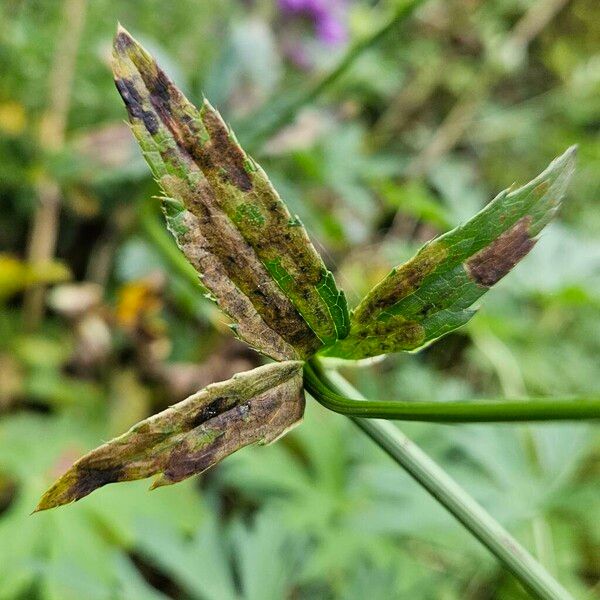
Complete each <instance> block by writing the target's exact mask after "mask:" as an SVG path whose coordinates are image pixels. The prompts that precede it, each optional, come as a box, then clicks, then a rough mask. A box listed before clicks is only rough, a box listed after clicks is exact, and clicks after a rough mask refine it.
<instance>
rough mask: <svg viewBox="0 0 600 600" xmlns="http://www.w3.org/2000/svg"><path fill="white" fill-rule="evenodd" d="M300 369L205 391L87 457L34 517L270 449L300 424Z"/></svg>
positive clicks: (262, 370) (277, 366)
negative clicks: (128, 484)
mask: <svg viewBox="0 0 600 600" xmlns="http://www.w3.org/2000/svg"><path fill="white" fill-rule="evenodd" d="M303 414H304V395H303V391H302V363H301V362H295V361H287V362H281V363H273V364H270V365H265V366H263V367H258V368H256V369H253V370H252V371H247V372H245V373H241V374H238V375H235V376H234V377H232V378H231V379H229V380H228V381H224V382H220V383H215V384H212V385H209V386H208V387H206V388H205V389H203V390H201V391H200V392H198V393H196V394H194V395H193V396H190V397H189V398H187V399H186V400H183V401H182V402H179V403H178V404H175V405H173V406H171V407H170V408H168V409H167V410H165V411H163V412H161V413H159V414H157V415H153V416H152V417H150V418H148V419H146V420H144V421H140V422H139V423H137V424H136V425H134V426H133V427H132V428H131V429H130V430H129V431H128V432H127V433H124V434H123V435H122V436H120V437H118V438H115V439H114V440H111V441H109V442H107V443H106V444H104V445H102V446H100V447H99V448H96V449H95V450H93V451H92V452H90V453H89V454H86V455H85V456H83V457H82V458H80V459H79V460H78V461H77V462H75V463H74V464H73V466H72V467H71V468H69V470H68V471H67V472H66V473H64V474H63V475H62V476H61V477H60V478H59V479H58V480H57V481H56V482H55V483H54V484H53V485H52V487H50V489H49V490H48V491H47V492H46V493H45V494H44V496H43V497H42V499H41V500H40V503H39V505H38V507H37V508H36V510H46V509H48V508H53V507H55V506H60V505H62V504H67V503H69V502H73V501H75V500H79V499H80V498H83V497H84V496H87V495H88V494H90V493H91V492H93V491H94V490H95V489H97V488H99V487H102V486H104V485H106V484H108V483H115V482H118V481H132V480H136V479H144V478H146V477H150V476H151V475H158V476H159V477H158V478H157V479H155V480H154V482H153V484H152V488H155V487H159V486H163V485H170V484H172V483H176V482H178V481H182V480H183V479H187V478H188V477H190V476H192V475H195V474H197V473H201V472H202V471H205V470H206V469H208V468H210V467H211V466H213V465H214V464H216V463H218V462H219V461H220V460H222V459H223V458H225V457H227V456H229V455H230V454H231V453H233V452H235V451H236V450H239V449H240V448H243V447H244V446H248V445H250V444H255V443H261V444H268V443H271V442H273V441H275V440H276V439H278V438H280V437H281V436H282V435H284V434H285V433H286V432H287V431H288V430H289V429H291V428H292V427H294V426H295V425H296V424H298V423H299V422H300V420H301V419H302V415H303Z"/></svg>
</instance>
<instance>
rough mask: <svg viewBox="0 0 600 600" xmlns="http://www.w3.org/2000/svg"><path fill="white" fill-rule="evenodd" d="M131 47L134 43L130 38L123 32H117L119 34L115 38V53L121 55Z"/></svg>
mask: <svg viewBox="0 0 600 600" xmlns="http://www.w3.org/2000/svg"><path fill="white" fill-rule="evenodd" d="M133 45H134V42H133V40H132V39H131V36H130V35H129V34H127V33H125V32H124V31H119V33H117V35H116V36H115V48H116V50H117V52H119V53H123V52H125V51H126V50H127V49H128V48H131V46H133Z"/></svg>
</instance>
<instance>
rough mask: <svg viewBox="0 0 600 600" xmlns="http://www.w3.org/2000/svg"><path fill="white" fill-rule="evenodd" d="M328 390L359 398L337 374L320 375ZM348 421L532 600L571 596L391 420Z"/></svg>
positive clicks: (554, 599)
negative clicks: (411, 479) (476, 543)
mask: <svg viewBox="0 0 600 600" xmlns="http://www.w3.org/2000/svg"><path fill="white" fill-rule="evenodd" d="M320 375H322V376H323V378H324V379H325V383H326V384H327V386H329V387H331V388H332V389H333V390H334V391H335V392H336V393H338V394H340V395H348V396H354V397H361V394H360V393H359V392H358V390H356V389H354V387H353V386H352V385H350V383H348V381H346V380H345V379H344V378H343V377H342V376H341V375H339V374H338V373H336V372H335V371H327V372H324V371H321V372H320ZM352 421H353V422H354V423H355V424H356V425H357V426H358V427H359V428H360V429H362V430H363V431H364V432H365V433H366V434H367V435H368V436H369V437H370V438H371V439H372V440H373V441H374V442H375V443H376V444H378V445H379V446H380V447H381V448H382V449H383V450H385V451H386V452H387V453H388V454H389V455H390V456H391V457H392V458H393V459H394V460H395V461H396V462H397V463H398V464H399V465H400V466H401V467H402V468H404V469H405V470H406V471H407V472H408V474H409V475H410V476H411V477H412V478H413V479H415V480H416V481H417V482H418V483H419V484H420V485H421V486H423V487H424V488H425V489H426V490H427V491H428V492H429V493H430V494H431V495H432V496H433V497H434V498H435V499H436V500H437V501H438V502H439V503H440V504H441V505H442V506H443V507H444V508H446V510H448V512H450V513H451V514H452V515H453V516H454V517H455V518H456V519H457V520H458V521H459V522H460V523H462V524H463V525H464V526H465V528H466V529H467V530H468V531H469V532H471V533H472V534H473V535H474V536H475V537H476V538H477V539H478V540H479V541H480V542H481V543H482V544H483V545H484V546H485V547H486V548H487V549H488V550H489V551H490V552H492V554H494V555H495V556H496V558H498V560H499V561H500V562H501V563H502V564H503V565H504V566H505V567H506V569H508V570H509V571H510V572H511V573H512V574H513V575H514V576H515V577H516V578H517V579H518V580H519V581H520V582H521V583H522V585H523V586H524V587H525V588H526V589H527V590H528V591H529V592H530V593H531V594H532V595H533V596H534V597H536V598H542V599H544V600H566V599H572V596H571V595H570V594H569V592H567V590H565V589H564V588H563V587H562V586H561V585H560V584H559V583H558V582H557V581H556V580H555V579H554V578H553V577H552V576H551V575H550V573H548V571H546V569H544V567H543V566H542V565H541V564H540V563H538V562H537V561H536V560H535V559H534V558H533V556H531V554H529V552H527V550H526V549H525V548H524V547H523V546H521V544H519V542H517V540H515V539H514V538H513V537H512V536H511V535H510V533H508V531H506V529H504V527H502V525H500V524H499V523H498V522H497V521H496V520H495V519H493V518H492V517H491V516H490V515H489V514H488V513H487V512H486V511H485V510H484V509H483V507H481V506H480V505H479V504H478V503H477V502H476V501H475V500H474V499H473V498H472V497H471V496H470V495H469V494H468V493H467V492H466V491H465V490H463V489H462V488H461V487H460V486H459V485H458V483H457V482H456V481H454V480H453V479H452V478H451V477H450V476H449V475H448V474H447V473H446V472H445V471H444V470H443V469H442V468H441V467H440V466H439V465H438V464H437V463H435V462H434V461H433V460H432V459H431V458H430V457H429V456H428V455H427V454H425V453H424V452H423V450H421V449H420V448H419V447H418V446H417V445H416V444H414V443H413V442H412V440H410V438H408V437H407V436H406V435H404V433H402V432H401V431H400V430H399V429H398V428H397V427H396V426H395V425H394V424H393V423H391V422H390V421H383V420H380V419H360V418H356V417H352Z"/></svg>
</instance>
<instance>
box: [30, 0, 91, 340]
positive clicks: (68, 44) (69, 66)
mask: <svg viewBox="0 0 600 600" xmlns="http://www.w3.org/2000/svg"><path fill="white" fill-rule="evenodd" d="M86 1H87V0H65V2H64V3H63V7H62V15H63V25H62V27H61V29H62V31H61V33H60V37H59V38H58V41H57V44H56V49H55V51H54V57H53V61H52V67H51V71H50V82H49V89H48V95H49V98H48V108H47V110H46V112H45V114H44V115H43V117H42V121H41V124H40V131H39V146H40V148H41V149H42V150H43V151H44V152H45V153H46V155H50V156H51V155H53V154H57V153H59V152H60V151H61V150H62V149H63V147H64V144H65V134H66V129H67V117H68V114H69V108H70V106H71V86H72V83H73V77H74V75H75V63H76V59H77V50H78V48H79V42H80V40H81V34H82V32H83V27H84V24H85V9H86ZM36 187H37V193H38V206H37V209H36V211H35V214H34V216H33V224H32V227H31V231H30V233H29V242H28V245H27V259H28V261H29V263H30V264H31V265H35V266H38V267H39V266H42V265H44V264H45V263H47V262H48V261H50V260H51V259H52V257H53V256H54V251H55V248H56V241H57V238H58V225H59V215H60V200H61V198H60V197H61V190H60V186H59V184H58V182H57V181H56V180H55V179H54V177H52V175H51V174H50V173H47V172H44V173H42V174H41V176H40V178H39V181H38V182H37V186H36ZM45 292H46V288H45V287H44V286H43V285H37V286H33V287H31V288H29V289H28V290H27V292H26V293H25V298H24V301H23V322H24V326H25V327H26V328H28V329H35V328H36V327H37V326H38V325H39V323H40V321H41V318H42V316H43V313H44V298H45Z"/></svg>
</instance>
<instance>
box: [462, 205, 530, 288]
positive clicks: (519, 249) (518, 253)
mask: <svg viewBox="0 0 600 600" xmlns="http://www.w3.org/2000/svg"><path fill="white" fill-rule="evenodd" d="M530 225H531V216H529V215H527V216H525V217H523V218H522V219H519V220H518V221H517V222H516V223H515V224H514V225H513V226H512V227H511V228H510V229H508V230H507V231H505V232H504V233H503V234H502V235H500V236H499V237H498V238H497V239H496V240H494V241H493V242H492V243H491V244H490V245H489V246H487V247H485V248H484V249H483V250H480V251H479V252H478V253H477V254H475V256H473V257H472V258H471V259H469V260H468V261H467V262H466V263H465V267H466V270H467V273H468V274H469V276H470V277H471V278H472V279H473V280H474V281H475V282H476V283H477V284H478V285H481V286H483V287H491V286H493V285H494V284H495V283H497V282H498V281H500V279H502V278H503V277H504V276H505V275H506V274H507V273H508V272H509V271H510V270H511V269H512V268H513V267H514V266H515V265H516V264H517V263H518V262H519V261H520V260H521V259H522V258H523V257H524V256H525V255H526V254H527V253H528V252H529V251H530V250H531V249H532V248H533V246H535V242H536V240H534V239H533V238H532V237H531V236H530V235H529V226H530Z"/></svg>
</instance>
